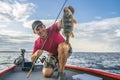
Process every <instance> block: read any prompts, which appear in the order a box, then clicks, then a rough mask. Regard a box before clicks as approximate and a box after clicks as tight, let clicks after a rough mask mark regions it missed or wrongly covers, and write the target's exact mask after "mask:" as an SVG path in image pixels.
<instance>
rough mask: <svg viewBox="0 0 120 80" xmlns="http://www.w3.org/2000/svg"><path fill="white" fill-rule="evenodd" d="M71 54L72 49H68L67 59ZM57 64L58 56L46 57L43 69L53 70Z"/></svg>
mask: <svg viewBox="0 0 120 80" xmlns="http://www.w3.org/2000/svg"><path fill="white" fill-rule="evenodd" d="M71 53H72V48H71V47H70V50H69V55H68V57H69V56H70V55H71ZM57 64H58V56H54V55H48V57H47V58H46V59H45V61H44V65H43V67H44V68H52V69H55V68H56V66H57Z"/></svg>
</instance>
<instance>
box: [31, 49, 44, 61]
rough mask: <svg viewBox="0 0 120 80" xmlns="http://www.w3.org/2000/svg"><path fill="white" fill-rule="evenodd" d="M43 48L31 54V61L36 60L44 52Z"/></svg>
mask: <svg viewBox="0 0 120 80" xmlns="http://www.w3.org/2000/svg"><path fill="white" fill-rule="evenodd" d="M42 52H43V50H41V49H38V50H37V51H36V52H35V53H33V54H32V55H31V61H32V62H34V61H35V59H36V58H38V57H39V56H40V55H41V54H42Z"/></svg>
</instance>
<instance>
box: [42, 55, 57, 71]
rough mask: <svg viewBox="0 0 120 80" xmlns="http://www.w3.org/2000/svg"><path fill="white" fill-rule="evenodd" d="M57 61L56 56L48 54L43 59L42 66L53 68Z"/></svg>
mask: <svg viewBox="0 0 120 80" xmlns="http://www.w3.org/2000/svg"><path fill="white" fill-rule="evenodd" d="M57 63H58V58H57V56H53V55H48V57H47V58H46V60H45V61H44V65H43V67H44V68H52V69H54V68H55V67H56V66H57Z"/></svg>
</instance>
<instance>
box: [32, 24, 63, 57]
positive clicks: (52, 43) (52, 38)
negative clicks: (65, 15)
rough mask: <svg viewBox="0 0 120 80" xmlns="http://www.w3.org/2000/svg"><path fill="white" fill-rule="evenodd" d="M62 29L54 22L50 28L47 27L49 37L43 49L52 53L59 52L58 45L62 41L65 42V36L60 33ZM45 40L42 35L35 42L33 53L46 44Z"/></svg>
mask: <svg viewBox="0 0 120 80" xmlns="http://www.w3.org/2000/svg"><path fill="white" fill-rule="evenodd" d="M59 31H60V29H58V27H57V24H53V25H52V26H50V27H49V28H47V32H48V38H47V41H46V43H45V45H44V47H43V49H42V50H45V51H47V52H50V53H51V54H52V55H56V54H58V51H57V49H58V45H59V44H60V43H62V42H65V39H64V38H63V36H62V35H61V34H60V33H59ZM44 41H45V40H43V39H42V38H41V37H39V38H38V39H37V40H36V41H35V44H34V49H33V54H34V53H35V52H36V51H37V50H38V49H41V47H42V46H43V44H44Z"/></svg>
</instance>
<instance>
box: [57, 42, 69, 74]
mask: <svg viewBox="0 0 120 80" xmlns="http://www.w3.org/2000/svg"><path fill="white" fill-rule="evenodd" d="M69 49H70V45H69V44H67V43H65V42H64V43H61V44H59V46H58V60H59V72H64V68H65V64H66V62H67V57H68V54H69Z"/></svg>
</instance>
